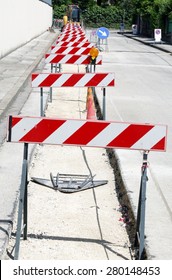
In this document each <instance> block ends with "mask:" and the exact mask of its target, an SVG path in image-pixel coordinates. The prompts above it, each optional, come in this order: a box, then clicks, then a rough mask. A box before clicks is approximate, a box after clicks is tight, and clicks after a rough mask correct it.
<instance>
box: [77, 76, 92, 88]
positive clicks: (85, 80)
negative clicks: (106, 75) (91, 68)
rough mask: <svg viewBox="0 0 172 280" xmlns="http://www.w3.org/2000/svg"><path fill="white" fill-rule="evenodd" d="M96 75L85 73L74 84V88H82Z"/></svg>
mask: <svg viewBox="0 0 172 280" xmlns="http://www.w3.org/2000/svg"><path fill="white" fill-rule="evenodd" d="M95 75H96V74H95V73H86V74H85V75H84V76H83V77H82V78H81V79H80V80H79V81H78V82H77V83H76V84H75V86H76V87H84V86H85V85H86V84H87V83H88V82H89V81H90V80H91V79H92V78H93V77H94V76H95Z"/></svg>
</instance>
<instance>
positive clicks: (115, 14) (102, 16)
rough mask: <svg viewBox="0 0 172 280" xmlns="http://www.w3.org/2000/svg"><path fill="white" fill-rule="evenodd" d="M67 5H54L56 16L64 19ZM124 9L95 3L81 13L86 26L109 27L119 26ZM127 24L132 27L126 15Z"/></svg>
mask: <svg viewBox="0 0 172 280" xmlns="http://www.w3.org/2000/svg"><path fill="white" fill-rule="evenodd" d="M66 8H67V6H66V5H61V6H55V7H54V18H58V19H62V18H63V16H64V15H65V11H66ZM123 13H124V12H123V9H122V8H120V7H117V6H108V7H104V8H103V7H100V6H98V5H96V4H95V5H94V6H92V7H90V8H87V9H86V10H84V11H83V12H82V13H81V18H82V20H83V22H84V25H85V26H86V27H92V28H96V27H101V26H104V27H107V28H119V24H120V22H122V21H123ZM125 19H126V21H125V26H126V27H127V25H128V26H130V27H131V20H130V18H127V17H126V15H125Z"/></svg>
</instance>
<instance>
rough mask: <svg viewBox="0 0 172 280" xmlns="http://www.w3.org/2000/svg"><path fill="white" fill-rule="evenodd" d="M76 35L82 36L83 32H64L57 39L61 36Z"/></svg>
mask: <svg viewBox="0 0 172 280" xmlns="http://www.w3.org/2000/svg"><path fill="white" fill-rule="evenodd" d="M76 34H78V35H84V34H85V32H84V31H82V30H72V31H64V32H63V33H62V34H60V35H59V37H60V36H62V35H76Z"/></svg>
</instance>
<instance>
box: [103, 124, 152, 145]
mask: <svg viewBox="0 0 172 280" xmlns="http://www.w3.org/2000/svg"><path fill="white" fill-rule="evenodd" d="M153 127H154V126H153V125H139V124H138V125H137V124H131V125H130V126H129V127H127V128H126V129H125V130H124V131H123V132H122V133H120V134H119V135H118V136H117V137H116V138H115V139H114V140H112V141H111V142H110V143H109V144H108V145H107V147H121V148H130V147H131V146H133V145H134V144H135V143H136V142H137V141H138V140H139V139H140V138H142V137H143V136H144V135H145V134H146V133H147V132H148V131H150V130H151V129H152V128H153Z"/></svg>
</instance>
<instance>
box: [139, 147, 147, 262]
mask: <svg viewBox="0 0 172 280" xmlns="http://www.w3.org/2000/svg"><path fill="white" fill-rule="evenodd" d="M147 156H148V155H147V153H146V152H144V154H143V171H142V174H143V175H142V190H141V209H140V211H141V216H140V229H139V231H140V246H139V260H142V259H143V253H144V247H145V245H144V244H145V242H144V239H145V212H146V211H145V210H146V182H147Z"/></svg>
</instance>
